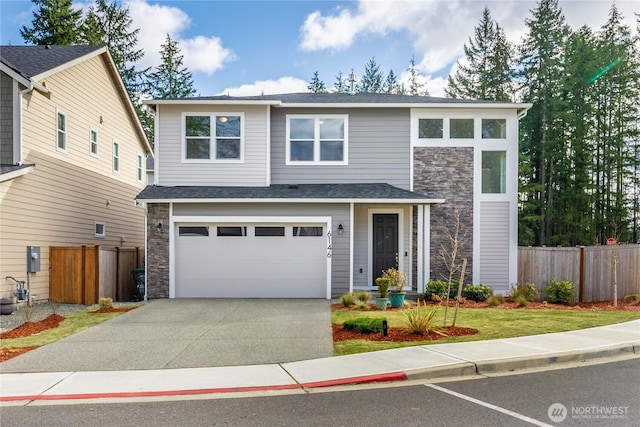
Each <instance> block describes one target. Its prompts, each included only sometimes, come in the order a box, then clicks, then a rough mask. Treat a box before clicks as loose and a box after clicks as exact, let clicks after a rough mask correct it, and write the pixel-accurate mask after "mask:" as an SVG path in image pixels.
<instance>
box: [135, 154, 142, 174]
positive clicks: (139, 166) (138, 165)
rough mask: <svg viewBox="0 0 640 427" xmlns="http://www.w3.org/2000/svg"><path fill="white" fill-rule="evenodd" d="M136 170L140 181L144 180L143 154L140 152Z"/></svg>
mask: <svg viewBox="0 0 640 427" xmlns="http://www.w3.org/2000/svg"><path fill="white" fill-rule="evenodd" d="M136 171H137V178H138V181H142V155H140V154H138V161H137V163H136Z"/></svg>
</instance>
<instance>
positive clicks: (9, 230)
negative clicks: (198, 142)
mask: <svg viewBox="0 0 640 427" xmlns="http://www.w3.org/2000/svg"><path fill="white" fill-rule="evenodd" d="M45 82H46V86H47V88H48V89H49V90H50V91H51V97H50V98H48V97H47V96H45V95H43V94H42V93H40V92H36V91H34V92H31V93H28V94H26V95H25V98H24V100H23V103H22V106H23V111H22V114H23V120H22V122H23V123H22V128H23V147H24V149H23V151H24V156H25V158H24V162H25V163H35V164H36V167H35V169H34V171H33V172H32V173H30V174H27V175H24V176H21V177H18V178H15V179H13V180H9V181H5V182H3V183H1V184H0V204H1V206H0V208H1V210H2V221H1V222H0V235H2V239H0V261H1V262H0V276H1V277H2V278H3V279H4V277H5V276H7V275H11V276H14V277H16V278H18V279H20V280H25V279H26V247H27V246H40V247H41V251H42V252H41V270H40V271H39V272H37V273H34V274H32V275H31V277H30V283H31V292H32V294H35V295H37V297H38V298H42V299H46V298H48V291H49V246H75V245H82V244H87V245H103V246H107V247H114V246H121V239H122V238H123V237H124V246H126V247H134V246H138V247H140V248H143V247H144V220H145V213H144V209H143V208H142V207H141V206H137V207H136V206H135V203H134V199H135V196H136V195H137V194H138V193H139V192H140V191H141V190H142V188H144V182H139V181H138V180H137V155H138V154H144V152H145V146H144V143H143V140H142V139H141V138H140V137H139V135H138V134H137V133H136V131H135V128H134V126H133V122H131V121H130V116H129V115H128V114H127V112H126V110H125V109H124V105H125V104H124V103H123V101H122V100H121V99H120V98H119V96H118V92H117V91H116V85H115V81H114V79H113V76H112V75H111V74H110V73H109V72H108V70H107V69H106V68H105V61H104V60H103V59H102V57H101V56H100V57H95V58H92V59H89V60H87V61H85V62H82V63H80V64H77V65H75V66H73V67H70V68H68V69H66V70H63V71H61V72H59V73H56V74H54V75H52V76H50V77H48V78H46V79H45ZM56 109H60V110H63V111H64V112H65V113H66V114H67V150H66V152H61V151H58V150H57V149H56V126H57V124H56ZM101 117H102V123H101V120H100V118H101ZM91 128H93V129H96V130H97V131H98V132H99V148H98V156H97V157H96V156H93V155H91V153H90V142H89V141H90V140H89V132H90V129H91ZM114 140H115V141H118V142H119V143H120V173H117V174H116V173H113V171H112V155H111V149H112V144H113V141H114ZM95 221H99V222H103V223H105V226H106V237H105V238H96V237H95V232H94V231H95V228H94V226H95ZM0 283H1V286H0V294H1V295H2V296H10V295H11V294H12V292H13V289H14V287H15V285H14V284H12V283H10V282H9V281H5V280H2V281H0Z"/></svg>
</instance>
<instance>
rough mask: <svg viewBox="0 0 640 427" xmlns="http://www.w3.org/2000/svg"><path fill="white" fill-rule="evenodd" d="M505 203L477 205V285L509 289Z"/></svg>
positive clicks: (507, 223) (499, 291) (507, 219)
mask: <svg viewBox="0 0 640 427" xmlns="http://www.w3.org/2000/svg"><path fill="white" fill-rule="evenodd" d="M509 230H510V221H509V202H480V260H479V267H480V283H482V284H484V285H487V286H491V287H492V288H493V290H494V291H495V292H496V293H505V292H506V291H508V290H509V286H508V284H509V268H508V267H509V264H510V250H509Z"/></svg>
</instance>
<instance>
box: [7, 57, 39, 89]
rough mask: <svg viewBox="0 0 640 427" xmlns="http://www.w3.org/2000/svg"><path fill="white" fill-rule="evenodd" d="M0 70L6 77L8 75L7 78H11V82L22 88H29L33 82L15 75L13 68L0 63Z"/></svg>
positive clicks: (17, 74)
mask: <svg viewBox="0 0 640 427" xmlns="http://www.w3.org/2000/svg"><path fill="white" fill-rule="evenodd" d="M0 70H1V71H2V72H3V73H5V74H6V75H8V76H9V77H11V78H12V79H13V80H16V81H17V82H18V83H20V84H21V85H22V86H25V87H28V88H31V86H32V85H33V82H32V81H31V80H29V79H28V78H26V77H24V76H23V75H21V74H19V73H17V72H16V71H15V70H14V69H13V68H11V67H9V66H7V65H5V64H2V63H0Z"/></svg>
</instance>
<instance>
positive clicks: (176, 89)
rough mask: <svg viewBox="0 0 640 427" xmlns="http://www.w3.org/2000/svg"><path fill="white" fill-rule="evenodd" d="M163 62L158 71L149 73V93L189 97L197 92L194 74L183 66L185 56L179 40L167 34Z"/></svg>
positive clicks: (164, 96)
mask: <svg viewBox="0 0 640 427" xmlns="http://www.w3.org/2000/svg"><path fill="white" fill-rule="evenodd" d="M160 58H161V59H162V63H161V64H160V65H159V66H157V67H156V71H154V72H152V73H149V75H148V79H147V82H146V85H145V86H146V88H147V91H148V93H149V94H150V95H151V96H152V97H153V98H156V99H166V98H187V97H189V96H192V95H195V94H196V89H195V88H194V84H193V76H192V74H191V73H190V72H189V71H188V70H187V68H186V67H185V66H183V63H182V59H183V56H182V54H181V51H180V47H179V46H178V42H177V41H175V40H173V39H171V36H170V35H169V34H167V38H166V39H165V43H164V44H163V45H161V50H160Z"/></svg>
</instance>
